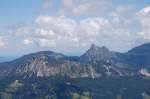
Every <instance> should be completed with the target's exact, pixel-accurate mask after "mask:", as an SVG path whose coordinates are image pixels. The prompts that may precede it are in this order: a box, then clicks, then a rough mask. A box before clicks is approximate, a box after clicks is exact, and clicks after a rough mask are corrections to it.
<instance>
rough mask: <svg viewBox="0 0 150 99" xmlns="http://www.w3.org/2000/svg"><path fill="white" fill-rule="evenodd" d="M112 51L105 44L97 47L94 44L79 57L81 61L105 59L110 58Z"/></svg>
mask: <svg viewBox="0 0 150 99" xmlns="http://www.w3.org/2000/svg"><path fill="white" fill-rule="evenodd" d="M111 56H112V52H111V51H109V49H108V48H106V47H105V46H102V47H98V46H96V45H94V44H92V45H91V47H90V48H89V49H88V50H87V51H86V52H85V53H84V54H83V55H82V56H81V57H80V60H81V61H86V62H90V61H93V60H94V61H105V60H107V59H110V57H111Z"/></svg>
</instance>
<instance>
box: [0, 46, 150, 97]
mask: <svg viewBox="0 0 150 99" xmlns="http://www.w3.org/2000/svg"><path fill="white" fill-rule="evenodd" d="M149 59H150V43H146V44H143V45H141V46H138V47H135V48H133V49H131V50H129V51H128V52H125V53H120V52H114V51H110V50H109V49H108V48H106V47H105V46H102V47H99V46H96V45H94V44H92V45H91V47H90V48H89V49H88V50H87V51H86V52H85V53H83V54H82V55H81V56H67V55H64V54H62V53H56V52H53V51H40V52H36V53H32V54H28V55H24V56H22V57H20V58H18V59H15V60H13V61H9V62H2V63H0V99H150V98H149V97H150V90H149V87H150V83H149V82H150V72H149V70H150V67H149V65H150V62H149Z"/></svg>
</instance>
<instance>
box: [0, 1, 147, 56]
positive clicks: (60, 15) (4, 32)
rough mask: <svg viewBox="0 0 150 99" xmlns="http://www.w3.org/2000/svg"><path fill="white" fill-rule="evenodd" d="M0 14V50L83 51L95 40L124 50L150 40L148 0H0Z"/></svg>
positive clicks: (6, 52)
mask: <svg viewBox="0 0 150 99" xmlns="http://www.w3.org/2000/svg"><path fill="white" fill-rule="evenodd" d="M0 16H1V17H0V55H22V54H27V53H31V52H35V51H40V50H54V51H57V52H62V53H65V54H67V55H80V54H82V53H83V52H84V51H85V50H86V49H87V48H89V46H90V45H91V44H92V43H94V44H96V45H98V46H103V45H104V46H107V47H108V48H109V49H110V50H114V51H120V52H125V51H127V50H129V49H131V48H132V47H134V46H137V45H140V44H142V43H145V42H149V41H150V30H149V28H150V20H149V18H148V17H149V16H150V0H92V1H91V0H1V1H0ZM124 42H126V43H124Z"/></svg>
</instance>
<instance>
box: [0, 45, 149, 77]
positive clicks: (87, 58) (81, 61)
mask: <svg viewBox="0 0 150 99" xmlns="http://www.w3.org/2000/svg"><path fill="white" fill-rule="evenodd" d="M146 45H147V46H149V44H146ZM141 46H142V45H141ZM141 46H139V47H136V50H137V49H140V48H141ZM144 46H145V45H144ZM146 48H150V47H146ZM134 50H135V49H134V48H133V49H131V51H128V52H127V53H118V52H113V51H110V50H109V49H108V48H107V47H105V46H102V47H99V46H96V45H94V44H92V45H91V47H90V48H89V49H88V50H87V51H86V52H85V53H84V54H82V55H81V56H79V57H78V56H76V57H73V56H67V55H64V54H62V53H56V52H53V51H39V52H36V53H31V54H28V55H24V56H22V57H20V58H18V59H16V60H13V61H10V62H5V63H0V69H1V70H0V71H1V73H0V75H6V74H7V75H23V76H24V77H27V76H28V77H30V76H33V75H35V76H38V77H45V76H56V75H59V76H64V77H65V76H67V77H71V78H78V77H90V78H95V77H103V76H104V77H105V76H129V75H130V76H131V75H137V74H138V73H139V70H140V69H141V68H147V69H149V67H148V64H150V63H148V62H145V61H148V59H149V58H150V57H148V56H147V57H148V59H147V58H146V59H145V58H143V57H140V56H139V55H138V54H136V53H134V55H133V54H130V53H131V52H132V53H133V52H134ZM147 50H148V49H147ZM135 52H136V51H135ZM141 53H142V52H141ZM141 58H143V59H141ZM140 59H141V61H139V60H140ZM145 64H146V65H145ZM138 66H139V67H138ZM142 66H143V67H142ZM131 69H132V70H131Z"/></svg>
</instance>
